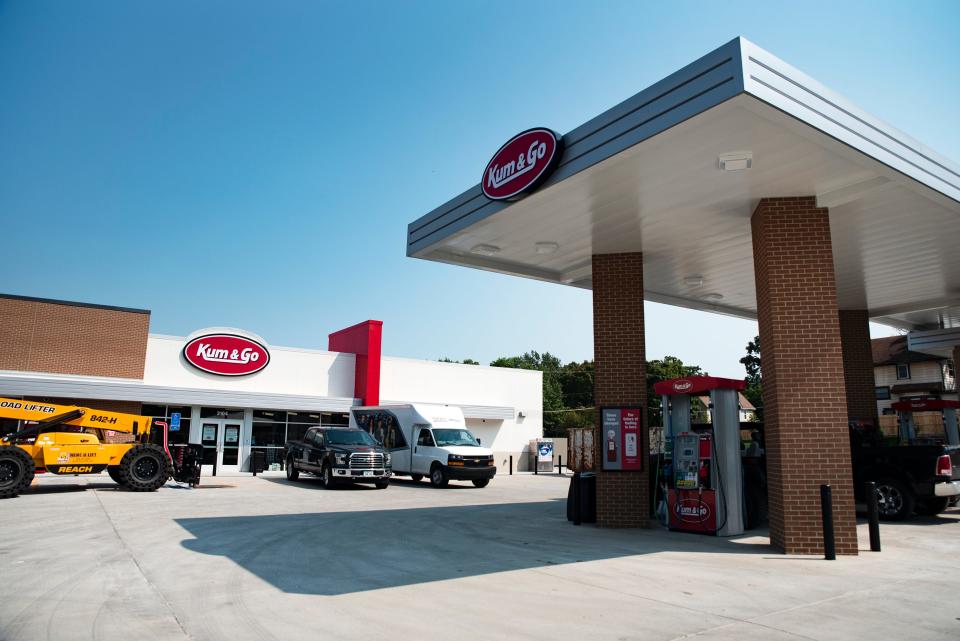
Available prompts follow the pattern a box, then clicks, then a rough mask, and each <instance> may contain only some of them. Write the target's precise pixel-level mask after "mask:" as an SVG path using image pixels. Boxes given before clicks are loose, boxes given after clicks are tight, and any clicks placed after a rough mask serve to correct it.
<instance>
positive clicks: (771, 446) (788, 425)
mask: <svg viewBox="0 0 960 641" xmlns="http://www.w3.org/2000/svg"><path fill="white" fill-rule="evenodd" d="M751 225H752V228H753V254H754V271H755V275H756V283H757V316H758V321H759V325H760V344H761V345H762V346H763V403H764V422H765V425H764V427H765V432H766V433H765V438H766V446H767V475H768V483H769V491H768V495H769V500H770V542H771V543H772V544H773V545H775V546H777V547H779V548H781V549H782V550H783V551H784V552H786V553H787V554H822V552H823V540H822V527H821V517H820V492H819V487H820V485H821V484H823V483H829V484H830V485H831V486H832V487H833V502H834V523H835V533H836V546H837V553H838V554H856V553H857V531H856V520H855V514H854V505H853V481H852V472H851V468H850V441H849V435H848V429H847V401H846V393H845V388H844V375H843V355H842V349H841V345H840V327H839V325H840V323H839V315H838V310H837V293H836V283H835V279H834V272H833V248H832V245H831V237H830V219H829V214H828V212H827V210H826V209H821V208H817V207H816V199H815V198H813V197H801V198H769V199H763V200H761V201H760V204H759V205H758V206H757V209H756V211H755V212H754V213H753V218H752V219H751Z"/></svg>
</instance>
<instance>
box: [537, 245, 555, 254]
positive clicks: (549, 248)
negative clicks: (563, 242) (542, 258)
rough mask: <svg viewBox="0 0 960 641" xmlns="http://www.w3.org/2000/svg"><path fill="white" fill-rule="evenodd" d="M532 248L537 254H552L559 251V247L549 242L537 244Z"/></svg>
mask: <svg viewBox="0 0 960 641" xmlns="http://www.w3.org/2000/svg"><path fill="white" fill-rule="evenodd" d="M534 247H536V249H537V253H538V254H552V253H553V252H555V251H557V250H558V249H560V245H558V244H557V243H551V242H543V243H537V244H536V245H534Z"/></svg>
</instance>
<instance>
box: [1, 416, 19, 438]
mask: <svg viewBox="0 0 960 641" xmlns="http://www.w3.org/2000/svg"><path fill="white" fill-rule="evenodd" d="M19 429H20V421H18V420H17V419H15V418H0V436H6V435H7V434H13V433H14V432H16V431H17V430H19Z"/></svg>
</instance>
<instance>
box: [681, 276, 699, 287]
mask: <svg viewBox="0 0 960 641" xmlns="http://www.w3.org/2000/svg"><path fill="white" fill-rule="evenodd" d="M683 284H684V285H686V286H687V287H703V276H687V277H686V278H684V279H683Z"/></svg>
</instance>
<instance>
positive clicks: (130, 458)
mask: <svg viewBox="0 0 960 641" xmlns="http://www.w3.org/2000/svg"><path fill="white" fill-rule="evenodd" d="M118 476H119V477H120V483H121V485H123V486H124V487H125V488H127V489H128V490H131V491H133V492H154V491H156V490H157V489H159V488H160V486H162V485H163V484H164V483H166V482H167V479H168V478H170V459H169V458H168V457H167V453H166V452H164V451H163V448H162V447H160V446H159V445H153V444H152V443H141V444H139V445H134V446H133V447H131V448H130V449H129V450H127V453H126V454H124V455H123V458H122V459H120V465H119V466H118Z"/></svg>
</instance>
